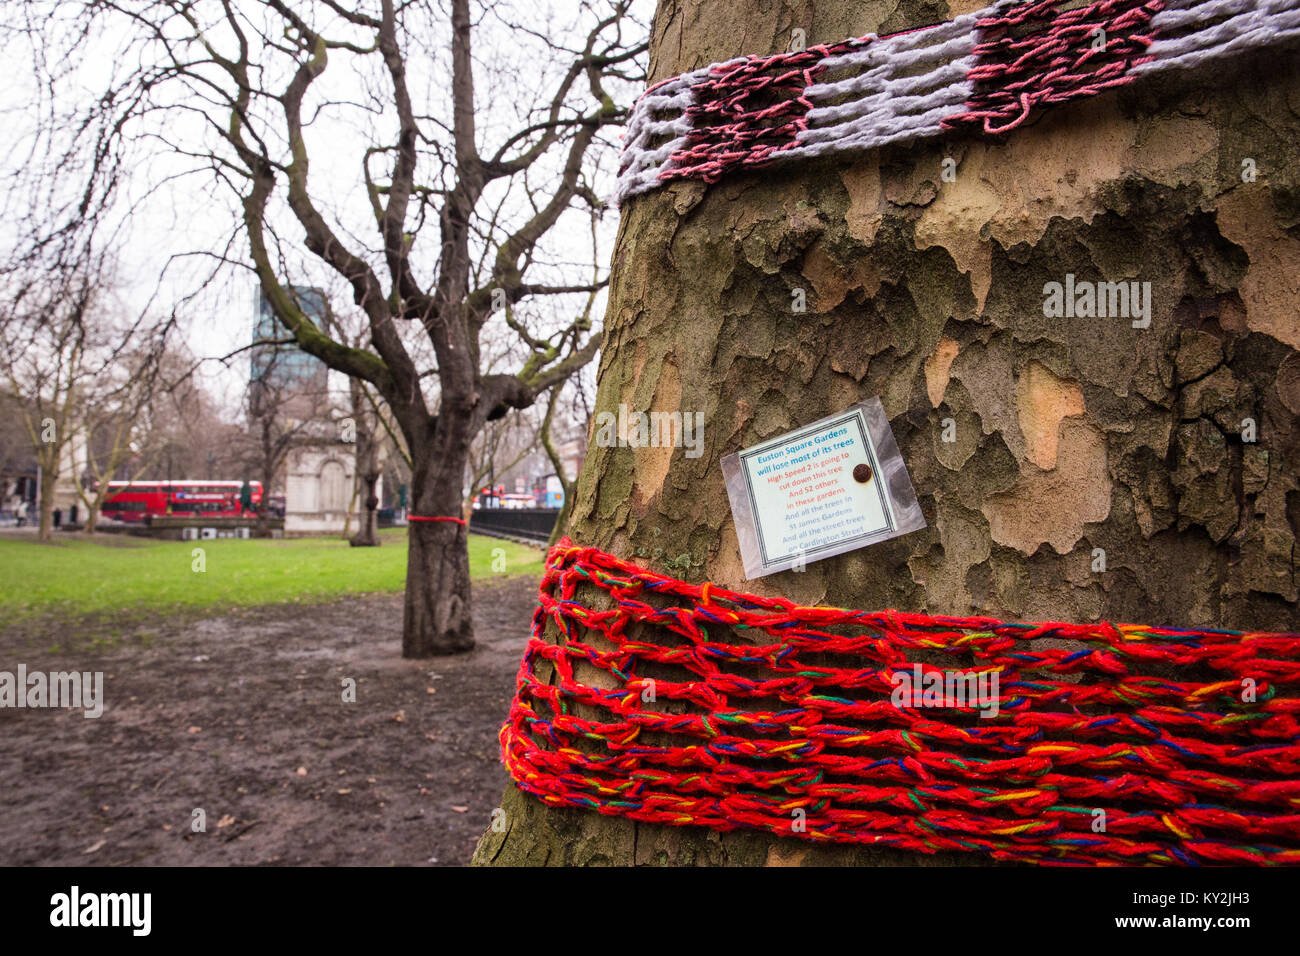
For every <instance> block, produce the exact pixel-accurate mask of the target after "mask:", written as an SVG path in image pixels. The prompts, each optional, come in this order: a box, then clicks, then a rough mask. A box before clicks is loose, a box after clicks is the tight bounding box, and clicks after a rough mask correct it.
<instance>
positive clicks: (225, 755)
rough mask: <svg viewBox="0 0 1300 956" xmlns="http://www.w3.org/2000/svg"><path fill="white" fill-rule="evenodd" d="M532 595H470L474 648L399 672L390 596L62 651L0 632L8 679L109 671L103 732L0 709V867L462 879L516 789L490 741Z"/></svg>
mask: <svg viewBox="0 0 1300 956" xmlns="http://www.w3.org/2000/svg"><path fill="white" fill-rule="evenodd" d="M535 586H536V585H535V582H534V581H532V580H531V579H530V578H518V579H513V580H509V581H504V582H496V583H493V584H486V585H476V586H475V593H474V596H475V625H476V629H477V636H478V641H479V646H478V648H477V649H476V650H474V651H473V652H472V653H470V654H468V655H462V656H459V657H454V658H441V659H435V660H431V661H406V660H402V658H401V656H400V637H401V614H402V612H401V600H400V598H399V597H396V596H372V597H360V598H353V599H348V600H344V601H339V602H337V603H333V604H326V605H319V606H312V607H297V606H290V607H272V608H259V609H253V610H249V611H245V612H242V613H239V614H234V615H229V616H223V617H216V618H211V619H207V620H197V621H193V622H189V623H183V624H177V623H174V622H173V623H161V624H158V623H154V624H151V625H149V626H148V627H147V628H145V627H141V628H139V629H138V631H139V632H141V633H143V634H146V635H147V636H144V637H141V636H129V637H124V638H123V639H121V640H120V641H117V642H116V643H114V644H111V645H109V646H106V647H105V646H103V645H100V646H99V647H97V648H96V647H87V646H86V642H85V641H84V640H82V641H74V642H71V643H72V644H73V645H74V646H72V647H69V643H70V642H69V641H68V640H67V635H64V636H63V640H62V642H61V643H62V646H63V647H64V648H65V649H64V650H63V651H61V652H58V653H53V652H52V651H51V647H52V645H54V644H58V643H60V640H59V638H58V635H53V634H50V633H49V631H48V629H47V628H45V627H42V628H40V629H34V628H32V627H30V626H29V627H27V628H14V627H10V628H8V629H7V630H4V631H0V671H9V672H11V673H14V672H16V671H17V667H18V665H19V664H20V663H21V664H25V665H26V667H27V669H28V672H32V671H37V670H43V671H69V670H83V671H103V672H104V697H105V707H104V713H103V716H101V717H99V718H97V719H86V718H85V717H84V716H83V713H82V711H80V710H56V709H44V710H30V709H22V710H17V709H9V708H4V709H0V780H2V781H3V786H0V864H6V865H12V864H81V865H86V864H91V865H106V866H120V865H132V864H134V865H152V864H166V865H189V864H196V865H225V864H255V863H278V864H288V865H302V864H335V865H337V864H364V865H380V866H382V865H388V864H397V865H419V864H433V863H436V864H439V865H460V864H463V863H465V862H467V861H468V860H469V857H470V854H471V853H472V852H473V848H474V844H475V842H476V841H477V840H478V837H479V836H480V835H481V834H482V832H483V830H484V828H485V827H486V826H487V825H488V823H489V821H490V815H491V812H492V809H493V808H495V807H496V806H497V803H498V801H499V800H500V797H501V792H502V789H503V788H504V787H505V785H506V783H507V777H506V774H505V771H504V770H503V769H502V767H501V765H500V762H499V759H498V745H497V739H496V735H497V731H498V729H499V728H500V726H501V723H502V721H503V720H504V718H505V715H506V711H507V707H508V704H509V700H510V695H511V692H512V691H513V688H514V675H515V668H516V666H517V664H518V660H519V655H520V653H521V651H522V648H523V642H524V639H525V637H526V634H527V628H528V622H529V618H530V615H531V613H532V608H533V605H534V600H535V597H534V596H535V591H534V588H535ZM127 633H128V634H129V633H131V629H127ZM349 677H350V678H353V679H354V680H355V681H356V702H355V703H344V702H343V699H342V697H343V679H344V678H349ZM196 808H201V809H202V810H203V811H204V812H205V814H206V824H207V832H205V833H195V832H193V831H192V827H191V821H192V820H193V819H194V816H193V811H194V810H195V809H196Z"/></svg>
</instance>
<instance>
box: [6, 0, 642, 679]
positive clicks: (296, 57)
mask: <svg viewBox="0 0 1300 956" xmlns="http://www.w3.org/2000/svg"><path fill="white" fill-rule="evenodd" d="M629 4H630V0H604V2H601V3H584V4H582V5H581V7H580V8H579V9H578V11H577V13H576V14H575V13H572V12H570V13H568V14H566V15H567V16H569V17H570V18H571V22H570V23H569V24H568V28H569V29H568V30H566V31H565V32H566V34H567V35H571V36H579V37H580V38H581V39H580V42H579V43H578V44H576V45H575V46H574V47H572V48H567V47H565V46H564V45H562V43H561V42H560V41H559V40H558V39H554V37H555V36H557V35H558V34H559V30H558V28H551V29H547V28H546V27H543V28H540V29H539V28H536V27H533V26H529V25H528V24H527V23H525V22H524V21H525V20H526V19H527V16H528V14H529V12H530V9H531V8H529V9H525V11H524V12H519V11H516V10H514V9H512V8H511V7H510V6H509V5H507V4H504V3H487V4H484V5H483V6H482V7H481V9H479V10H477V11H472V10H471V3H470V0H449V3H448V4H447V6H449V7H450V11H449V15H448V14H446V13H444V12H442V10H440V8H439V5H438V4H435V3H432V2H421V0H413V2H406V3H399V2H397V0H371V2H364V3H355V4H343V3H339V2H336V0H313V2H307V0H299V2H291V0H260V2H247V3H240V4H235V3H231V2H228V0H207V2H204V0H198V2H195V0H135V2H131V0H115V2H110V0H79V2H77V0H21V2H20V3H17V4H14V5H13V7H14V8H16V9H21V10H22V11H23V12H24V13H26V14H27V15H28V16H27V20H26V22H27V23H36V22H42V23H44V22H46V19H45V18H44V17H38V16H37V15H39V14H47V13H48V12H49V11H50V10H51V9H56V10H60V11H63V10H70V11H72V12H73V13H75V16H74V17H73V18H72V22H74V23H75V24H76V26H75V28H72V29H70V30H69V32H68V33H67V35H66V36H67V37H68V38H69V39H68V43H69V45H70V46H71V47H72V48H73V49H72V50H65V51H60V55H61V56H62V57H64V58H67V57H69V56H75V55H76V54H77V52H80V51H82V50H84V49H85V48H88V47H89V46H90V45H91V44H93V43H95V42H96V41H99V40H103V39H104V38H105V37H106V36H108V35H110V33H111V31H114V30H120V29H121V28H123V27H125V28H127V29H129V30H130V32H131V39H130V42H129V46H130V55H129V56H126V57H122V56H119V57H118V62H120V63H130V64H136V63H139V64H142V65H140V66H138V67H136V66H134V65H132V66H131V67H129V68H126V67H124V68H122V70H120V71H119V72H118V74H117V75H116V76H115V78H114V80H113V86H112V89H111V90H110V91H108V92H107V93H106V95H105V96H103V97H101V98H100V99H99V100H96V101H95V102H93V103H90V104H83V108H82V110H81V116H82V117H83V119H82V121H81V124H80V126H78V128H84V129H86V130H88V131H90V132H91V133H93V134H95V135H97V136H99V138H100V141H101V142H102V143H103V144H104V150H105V151H106V154H108V155H117V152H116V147H117V146H118V145H119V144H120V143H121V142H122V141H123V140H124V139H129V138H130V137H132V136H137V137H141V136H144V135H146V134H144V133H142V132H141V130H143V129H148V130H149V133H148V134H147V135H148V136H150V137H151V139H150V143H159V142H160V143H163V144H164V147H165V149H167V150H168V151H169V152H170V154H171V155H172V156H174V157H185V158H189V159H190V160H197V162H198V163H199V165H201V166H203V167H204V168H205V169H207V170H209V171H210V172H211V174H212V176H213V179H214V182H216V183H218V184H220V185H221V186H223V187H226V188H228V189H229V190H231V191H233V193H234V194H235V195H236V196H237V198H238V204H239V216H240V228H239V230H238V232H239V235H238V237H237V238H238V239H239V240H240V242H241V243H242V244H244V245H246V247H247V255H248V259H249V260H250V261H251V263H252V267H253V270H254V271H255V273H256V275H257V277H258V280H259V282H260V284H261V287H262V290H263V292H264V293H265V295H266V296H267V298H268V300H269V301H270V303H271V305H272V307H273V308H274V311H275V314H276V316H277V318H278V319H279V321H280V322H281V323H282V324H283V326H284V327H285V328H286V329H287V330H289V332H290V333H291V334H292V335H293V336H294V338H295V339H296V340H297V342H298V344H299V345H300V346H301V347H302V348H303V349H304V350H305V351H307V352H309V353H311V354H312V355H315V356H317V357H318V358H320V359H321V360H322V361H324V362H325V363H326V364H328V365H329V366H330V367H331V368H334V369H337V370H340V371H343V372H346V373H347V374H349V375H351V376H354V377H357V378H360V379H362V380H364V381H365V382H367V383H369V384H370V385H371V386H372V387H373V388H374V389H375V391H376V392H377V393H378V394H379V396H381V397H382V399H383V400H384V402H385V403H386V404H387V405H388V407H389V408H390V409H391V410H392V414H393V418H394V420H395V422H396V425H397V427H398V428H399V429H400V431H401V433H402V435H403V438H404V440H405V442H406V445H407V448H408V449H409V451H410V455H411V461H412V502H411V513H412V516H413V517H415V518H423V519H434V520H423V521H415V522H414V523H413V524H412V526H411V529H410V533H409V561H408V575H407V590H406V602H405V612H404V615H405V619H404V628H403V654H404V655H405V656H408V657H423V656H429V655H434V654H445V653H453V652H457V651H461V650H465V649H467V648H469V647H471V646H472V645H473V634H472V624H471V616H470V589H469V563H468V553H467V547H466V545H467V540H466V531H465V528H464V527H463V526H462V525H461V524H459V523H458V521H457V520H456V519H459V516H460V504H461V483H462V481H463V480H464V475H465V468H466V462H467V460H468V456H469V450H470V446H471V443H472V442H473V440H474V437H475V436H476V435H477V434H478V433H479V432H480V431H481V430H482V429H483V427H484V426H485V425H486V424H487V422H489V421H492V420H495V419H498V418H500V417H502V416H503V415H505V414H506V413H507V412H509V411H510V410H511V409H522V408H527V407H529V406H530V405H532V404H533V402H534V401H535V400H536V398H537V397H538V396H539V395H540V394H542V393H544V392H545V391H546V390H547V389H549V388H551V387H553V386H554V385H556V384H557V383H559V382H562V381H563V380H564V379H565V378H567V377H568V376H569V375H570V374H572V372H573V371H574V370H575V369H577V368H580V367H582V366H583V365H585V364H586V363H587V362H588V361H590V359H591V358H592V357H593V355H594V354H595V352H596V350H597V347H598V341H599V340H598V337H597V336H595V335H593V334H591V333H590V332H586V333H585V334H575V331H576V330H575V329H574V328H573V327H569V328H561V329H539V328H529V327H528V326H527V325H526V324H525V323H524V322H523V321H521V320H518V319H517V318H515V317H514V315H513V313H512V311H509V307H512V306H513V305H514V304H515V303H518V302H520V301H521V300H524V299H527V298H530V297H536V296H547V295H566V294H585V293H588V292H590V291H591V290H592V289H593V288H601V287H603V286H604V285H605V283H606V282H607V281H608V275H605V276H602V277H601V278H599V279H597V280H596V281H592V280H591V279H590V278H589V277H587V276H586V275H585V274H584V275H582V276H581V277H573V276H572V274H571V273H572V270H571V269H569V268H567V264H566V262H565V261H564V257H563V256H562V255H557V254H556V253H555V252H554V250H552V248H551V246H550V244H548V242H547V237H548V234H550V233H551V232H552V231H553V230H555V229H556V228H557V226H559V225H560V224H561V221H562V219H563V217H564V215H565V213H566V211H567V210H569V209H570V207H571V206H574V205H575V204H582V205H586V206H587V207H588V208H595V207H598V206H599V205H600V199H599V198H598V196H597V195H596V193H595V191H594V189H593V186H592V180H591V179H590V178H589V175H588V173H589V172H590V170H591V169H592V162H593V160H592V156H593V155H594V154H595V153H596V152H600V153H602V154H610V152H611V151H612V148H613V146H614V142H613V139H612V137H610V136H608V135H604V131H606V130H607V129H608V128H610V127H612V126H613V125H615V124H618V123H620V122H621V121H622V120H623V118H624V117H625V115H626V106H625V105H620V104H619V103H618V102H616V99H615V97H616V95H618V96H619V97H620V98H622V99H625V100H630V99H631V97H632V96H633V95H634V93H635V91H636V89H637V87H638V86H639V84H640V82H641V81H642V79H643V73H644V70H643V66H642V63H641V61H642V59H643V54H644V53H645V51H646V49H647V44H646V42H645V41H644V36H645V30H644V27H643V26H641V25H639V24H634V23H632V22H631V20H630V18H629V16H628V6H629ZM64 22H66V21H64ZM548 26H549V25H548ZM489 31H496V33H495V34H491V35H496V36H503V35H504V36H508V37H509V46H508V47H507V46H505V44H504V43H499V44H498V45H497V47H496V48H492V47H491V46H489V47H485V48H483V49H480V48H478V47H475V45H474V42H473V41H474V38H475V37H476V36H478V35H479V34H480V33H485V32H489ZM114 35H115V34H114ZM431 37H434V38H437V40H438V44H439V48H430V47H429V43H430V40H429V38H431ZM548 38H550V39H548ZM40 42H48V41H47V40H46V39H45V38H44V37H42V38H40ZM530 43H531V44H534V45H535V47H534V49H535V48H536V47H538V46H540V48H541V52H540V54H538V53H536V52H534V53H533V54H532V55H530V54H529V52H528V49H527V46H526V45H527V44H530ZM448 51H449V57H448V56H447V52H448ZM336 62H337V63H338V64H339V65H338V66H337V67H336V66H335V64H336ZM428 64H433V66H432V67H431V68H429V67H428V66H427V65H428ZM430 69H431V70H432V72H431V73H430V72H429V70H430ZM332 76H338V77H339V80H341V81H342V82H341V83H340V82H337V81H336V82H334V83H333V84H331V79H330V78H331V77H332ZM484 76H486V77H487V79H488V81H489V83H490V85H491V87H492V89H493V91H494V94H493V99H492V107H493V109H494V110H495V111H496V112H493V113H490V114H489V112H488V111H487V110H486V109H485V106H484V104H483V103H482V102H480V100H479V98H478V97H477V96H476V83H477V82H479V81H480V80H482V79H483V78H484ZM358 90H362V91H364V92H363V93H361V94H358V93H357V91H358ZM539 90H544V92H542V93H540V94H539V92H538V91H539ZM358 96H360V98H359V99H358V98H357V97H358ZM503 111H504V112H503ZM507 114H509V115H507ZM108 117H112V118H115V119H116V120H117V121H115V122H108V121H107V118H108ZM192 117H197V118H198V119H200V120H201V121H202V127H203V129H204V130H205V131H206V135H202V134H198V133H196V134H194V135H193V136H192V137H189V136H187V135H186V134H187V132H188V131H190V130H191V129H193V128H194V127H195V126H196V124H194V123H191V122H188V120H189V119H190V118H192ZM323 117H335V118H337V119H338V120H339V122H341V123H344V124H347V125H346V128H347V129H348V130H349V131H350V132H351V134H352V135H355V134H356V131H358V130H360V131H361V135H362V136H364V137H366V138H367V139H366V142H367V145H366V148H365V150H364V153H363V154H362V155H361V156H360V157H359V160H358V168H357V169H356V179H355V182H356V183H357V184H358V185H359V187H360V190H361V192H362V194H363V195H364V201H365V207H364V209H365V211H364V214H363V215H362V216H361V217H360V221H359V222H358V219H357V218H356V217H352V218H349V212H354V211H355V210H349V209H348V208H345V204H344V203H343V202H341V201H339V202H335V201H334V197H333V194H332V192H331V190H330V189H329V188H328V185H327V183H328V180H327V179H325V178H322V177H320V176H316V177H313V176H312V174H311V170H312V169H313V162H321V163H324V162H326V161H328V160H331V159H332V158H333V157H331V155H330V154H331V152H332V151H334V150H335V149H336V144H335V143H334V142H331V141H329V140H328V138H323V137H327V134H326V133H325V132H319V133H318V130H323V129H324V124H325V123H326V119H324V118H323ZM507 119H508V120H509V124H507ZM180 120H185V122H180ZM151 124H152V125H151ZM480 124H482V125H480ZM332 128H333V129H336V130H337V129H339V128H340V127H337V126H335V127H332ZM289 232H292V233H293V234H295V235H300V236H302V237H303V244H304V245H305V248H306V250H307V252H308V253H310V256H309V257H307V258H306V259H305V260H304V262H305V264H304V265H301V266H299V267H298V268H300V269H304V270H305V269H309V268H314V269H316V270H319V269H321V268H322V267H323V268H327V269H328V270H332V272H333V273H335V274H336V275H337V276H339V277H341V278H342V279H343V280H344V281H346V283H347V285H348V287H349V289H350V291H351V293H352V297H353V300H354V302H355V303H356V304H357V306H358V307H359V308H360V310H361V311H362V312H363V313H364V315H365V316H366V320H367V323H368V331H369V347H367V348H360V347H356V346H351V345H348V344H346V343H345V342H344V341H341V340H339V339H337V338H334V337H331V336H330V335H328V334H327V333H326V332H325V331H324V330H322V329H321V328H320V327H319V326H318V324H317V323H316V322H315V321H313V319H312V318H311V316H309V315H307V314H306V313H305V312H304V311H303V310H302V309H301V308H299V307H298V306H297V305H296V304H295V302H294V301H293V297H292V296H291V295H290V293H289V291H288V288H287V285H286V281H285V277H286V274H287V273H288V272H289V271H290V266H291V265H293V261H294V256H295V255H296V254H297V253H296V249H295V247H292V246H291V244H289V243H287V242H286V241H284V238H283V237H284V236H285V235H286V234H288V233H289ZM366 233H369V234H370V235H371V236H372V237H373V240H375V241H374V242H372V243H371V244H369V245H368V244H367V243H366V242H365V240H364V239H363V238H362V237H363V235H364V234H366ZM222 255H223V256H227V257H229V258H231V259H232V261H235V260H237V259H238V257H237V256H232V255H231V254H230V253H229V252H228V251H227V252H223V253H222ZM502 318H504V321H506V323H507V324H508V325H509V327H510V328H511V329H512V330H513V331H514V332H515V333H516V334H517V335H518V336H519V338H520V341H521V342H522V343H523V345H524V347H525V348H526V350H527V358H526V360H525V361H523V362H522V363H521V364H520V366H519V367H517V368H516V369H515V370H514V371H513V372H498V373H490V374H485V373H484V371H483V368H482V366H481V364H480V349H479V337H480V335H481V334H482V332H483V330H484V328H485V327H486V326H488V325H489V324H490V323H491V322H493V321H494V320H495V321H500V320H501V319H502ZM426 371H427V372H429V373H430V374H428V375H426V374H425V373H426ZM435 398H436V406H435ZM438 519H442V520H438Z"/></svg>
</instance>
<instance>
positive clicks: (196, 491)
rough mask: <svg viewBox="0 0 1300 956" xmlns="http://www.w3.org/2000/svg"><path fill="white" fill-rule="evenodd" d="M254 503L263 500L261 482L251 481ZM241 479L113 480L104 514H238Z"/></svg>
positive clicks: (137, 517) (123, 517) (124, 517)
mask: <svg viewBox="0 0 1300 956" xmlns="http://www.w3.org/2000/svg"><path fill="white" fill-rule="evenodd" d="M249 485H250V486H252V491H253V494H252V500H253V507H254V508H255V509H256V508H257V507H258V506H259V505H260V504H261V503H262V483H261V482H260V481H250V482H249ZM243 486H244V483H243V482H242V481H110V482H109V483H108V489H109V493H108V496H107V497H106V498H105V499H104V509H103V513H104V517H105V518H116V519H117V520H118V521H143V520H144V519H145V518H146V517H148V516H149V515H202V516H204V517H208V518H238V517H241V516H242V515H243V514H244V511H243V509H242V508H241V507H240V504H239V490H240V489H241V488H242V487H243Z"/></svg>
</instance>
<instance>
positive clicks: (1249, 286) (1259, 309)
mask: <svg viewBox="0 0 1300 956" xmlns="http://www.w3.org/2000/svg"><path fill="white" fill-rule="evenodd" d="M1218 223H1219V231H1220V232H1221V233H1222V235H1223V237H1224V238H1225V239H1228V240H1230V241H1231V242H1235V243H1236V244H1237V245H1239V246H1241V247H1242V248H1243V249H1245V250H1246V255H1247V256H1249V257H1250V267H1249V269H1248V270H1247V272H1246V277H1245V279H1244V280H1243V281H1242V283H1241V289H1240V292H1241V298H1242V301H1243V302H1244V303H1245V305H1246V324H1247V326H1248V327H1249V328H1251V329H1253V330H1254V331H1256V332H1263V333H1264V334H1265V335H1271V336H1273V338H1275V339H1277V340H1278V341H1279V342H1285V343H1286V344H1287V345H1289V346H1291V347H1292V348H1293V349H1300V314H1298V313H1297V311H1296V302H1297V301H1300V240H1297V239H1294V238H1292V237H1291V236H1290V235H1288V234H1287V233H1286V232H1285V231H1283V230H1282V228H1281V227H1279V226H1278V225H1277V222H1276V219H1275V216H1274V213H1273V208H1272V204H1271V203H1270V202H1269V198H1268V195H1267V192H1266V191H1265V190H1264V189H1247V188H1245V187H1240V188H1238V189H1235V190H1233V191H1232V192H1231V193H1229V194H1228V195H1226V196H1224V197H1223V199H1222V201H1221V202H1220V203H1219V216H1218Z"/></svg>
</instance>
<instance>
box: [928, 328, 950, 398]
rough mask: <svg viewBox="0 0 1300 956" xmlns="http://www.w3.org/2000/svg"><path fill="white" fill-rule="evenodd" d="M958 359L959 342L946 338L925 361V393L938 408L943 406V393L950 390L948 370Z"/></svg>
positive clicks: (941, 340) (940, 341) (942, 339)
mask: <svg viewBox="0 0 1300 956" xmlns="http://www.w3.org/2000/svg"><path fill="white" fill-rule="evenodd" d="M956 357H957V341H956V339H950V338H948V336H946V335H945V336H944V337H943V338H941V339H940V340H939V344H938V345H937V346H935V349H934V352H933V353H932V354H931V355H930V357H929V358H927V359H926V360H925V392H926V394H927V395H929V396H930V404H931V405H932V406H933V407H934V408H938V407H939V406H940V405H941V404H943V393H944V392H945V391H947V389H948V370H949V369H951V368H952V360H953V359H955V358H956Z"/></svg>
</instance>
